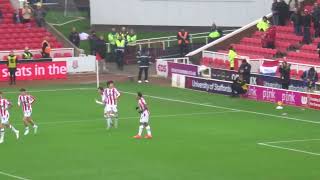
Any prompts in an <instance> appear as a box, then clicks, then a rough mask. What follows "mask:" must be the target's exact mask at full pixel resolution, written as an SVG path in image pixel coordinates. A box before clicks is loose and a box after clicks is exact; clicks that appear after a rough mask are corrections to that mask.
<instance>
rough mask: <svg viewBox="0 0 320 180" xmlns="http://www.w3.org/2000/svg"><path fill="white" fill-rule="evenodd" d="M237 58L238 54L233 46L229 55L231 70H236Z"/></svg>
mask: <svg viewBox="0 0 320 180" xmlns="http://www.w3.org/2000/svg"><path fill="white" fill-rule="evenodd" d="M236 57H237V53H236V51H235V50H234V48H233V47H232V46H231V47H230V48H229V53H228V58H229V62H230V70H234V60H235V58H236Z"/></svg>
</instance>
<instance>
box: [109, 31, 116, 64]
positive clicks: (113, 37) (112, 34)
mask: <svg viewBox="0 0 320 180" xmlns="http://www.w3.org/2000/svg"><path fill="white" fill-rule="evenodd" d="M117 36H118V33H117V30H116V28H112V29H111V32H109V34H108V42H109V44H110V52H111V56H110V61H114V60H115V49H116V40H117Z"/></svg>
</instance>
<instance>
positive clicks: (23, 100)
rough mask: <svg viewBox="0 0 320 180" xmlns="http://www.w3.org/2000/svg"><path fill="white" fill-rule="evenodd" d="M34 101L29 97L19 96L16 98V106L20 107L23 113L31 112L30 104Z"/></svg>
mask: <svg viewBox="0 0 320 180" xmlns="http://www.w3.org/2000/svg"><path fill="white" fill-rule="evenodd" d="M34 101H35V98H34V97H33V96H31V95H20V96H19V97H18V105H19V106H20V105H22V110H23V112H26V111H31V110H32V103H33V102H34Z"/></svg>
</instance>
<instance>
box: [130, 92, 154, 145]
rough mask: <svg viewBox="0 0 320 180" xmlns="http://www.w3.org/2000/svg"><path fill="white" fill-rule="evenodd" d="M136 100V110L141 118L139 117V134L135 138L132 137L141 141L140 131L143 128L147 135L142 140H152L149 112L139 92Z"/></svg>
mask: <svg viewBox="0 0 320 180" xmlns="http://www.w3.org/2000/svg"><path fill="white" fill-rule="evenodd" d="M137 100H138V107H136V110H139V113H140V114H141V116H140V126H139V132H138V134H137V135H136V136H134V138H136V139H141V135H142V131H143V129H144V128H145V129H146V130H147V135H146V136H145V137H144V138H146V139H152V135H151V128H150V125H149V115H150V112H149V109H148V106H147V103H146V101H145V100H144V98H143V97H142V93H141V92H138V96H137Z"/></svg>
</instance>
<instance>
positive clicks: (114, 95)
mask: <svg viewBox="0 0 320 180" xmlns="http://www.w3.org/2000/svg"><path fill="white" fill-rule="evenodd" d="M119 97H120V93H119V91H118V90H117V89H116V88H115V86H114V82H113V81H108V82H107V88H106V89H105V90H104V92H103V100H102V101H103V102H104V103H105V116H106V118H107V129H110V128H111V126H112V125H114V127H115V128H117V127H118V108H117V104H118V98H119ZM112 119H113V121H112Z"/></svg>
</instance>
